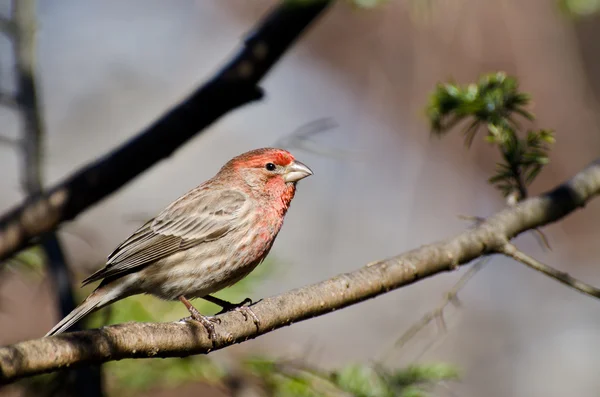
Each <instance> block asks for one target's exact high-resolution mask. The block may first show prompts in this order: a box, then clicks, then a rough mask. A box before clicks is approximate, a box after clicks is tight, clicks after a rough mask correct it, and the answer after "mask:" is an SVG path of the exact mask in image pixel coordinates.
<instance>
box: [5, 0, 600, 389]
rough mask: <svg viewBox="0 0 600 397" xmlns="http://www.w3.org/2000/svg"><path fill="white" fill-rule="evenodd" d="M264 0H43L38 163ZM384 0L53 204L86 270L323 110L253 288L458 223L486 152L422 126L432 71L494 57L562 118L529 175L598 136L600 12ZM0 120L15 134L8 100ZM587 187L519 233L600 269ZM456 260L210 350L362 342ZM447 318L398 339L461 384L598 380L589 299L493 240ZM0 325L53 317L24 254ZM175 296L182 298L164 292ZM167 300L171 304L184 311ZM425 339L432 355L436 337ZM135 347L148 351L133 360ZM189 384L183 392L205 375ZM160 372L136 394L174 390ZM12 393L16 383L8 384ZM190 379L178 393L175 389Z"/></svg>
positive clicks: (175, 77) (537, 4) (409, 308)
mask: <svg viewBox="0 0 600 397" xmlns="http://www.w3.org/2000/svg"><path fill="white" fill-rule="evenodd" d="M275 3H276V2H274V1H266V0H254V1H252V2H248V1H244V0H228V1H219V0H197V1H194V0H180V1H178V2H167V1H161V0H118V1H117V0H105V1H102V2H100V1H95V2H91V1H77V0H63V1H59V2H52V1H42V0H40V1H39V10H38V17H39V35H38V38H39V51H38V61H39V77H40V78H39V83H40V85H41V87H40V89H41V93H42V103H43V108H44V118H45V122H46V126H47V130H48V141H47V164H46V174H47V179H48V183H49V184H50V183H53V182H56V181H59V180H60V179H62V178H63V177H64V176H66V175H68V174H70V173H71V172H72V171H73V170H75V169H77V168H78V167H79V166H81V165H83V164H85V163H86V162H88V161H90V160H91V159H93V158H95V157H97V156H99V155H102V154H104V153H106V152H107V151H108V150H110V149H111V148H113V147H115V146H116V145H118V144H120V143H121V142H123V141H124V140H126V139H128V138H129V137H131V136H133V135H134V134H135V133H136V131H138V130H139V129H140V128H142V127H143V126H145V125H146V124H148V123H149V122H151V121H152V120H154V119H155V118H156V117H157V116H158V115H159V114H161V113H162V112H164V111H165V110H166V109H168V108H169V107H170V106H171V105H173V104H174V103H176V102H177V101H178V100H180V99H182V98H183V97H184V96H185V95H186V94H187V93H189V92H190V91H191V90H192V89H193V87H195V86H196V85H197V84H199V83H200V82H202V81H203V80H204V79H206V78H207V76H209V75H210V74H211V73H212V72H213V71H214V70H216V68H217V67H219V65H221V64H222V62H223V61H224V60H225V59H226V58H227V57H228V56H229V55H230V54H231V53H232V52H233V51H234V50H235V48H236V46H237V45H238V43H239V42H240V39H242V37H243V35H244V33H245V32H246V31H247V30H249V29H250V28H251V27H252V26H253V25H254V24H255V23H256V21H257V20H258V19H259V17H260V16H261V15H263V14H264V13H265V12H266V11H267V10H268V9H269V8H270V7H271V6H272V5H273V4H275ZM417 3H418V1H411V2H407V1H399V0H397V1H390V2H389V3H388V4H386V5H385V6H381V7H378V8H377V9H375V10H372V11H360V10H356V9H353V8H351V7H349V6H348V5H346V4H338V5H336V6H335V7H334V9H333V10H331V12H329V13H328V14H326V15H325V17H324V18H322V19H321V20H319V21H318V23H317V24H316V25H314V26H313V28H312V29H311V30H310V31H309V32H308V34H307V35H305V36H304V37H303V39H302V40H301V41H300V42H299V43H298V44H297V45H296V46H295V47H294V48H293V49H292V50H291V51H290V52H289V53H288V54H287V55H286V56H285V57H284V58H283V60H282V62H281V63H280V64H279V65H278V66H277V67H276V68H275V70H274V71H273V72H272V73H271V74H270V75H269V77H268V79H267V80H266V82H265V84H264V88H265V89H266V92H267V98H266V100H264V101H262V102H260V103H257V104H253V105H250V106H247V107H244V108H243V109H241V110H238V111H235V112H233V113H231V114H229V115H228V116H226V117H225V118H223V119H222V120H221V121H220V122H218V123H217V124H215V125H214V126H213V127H212V128H211V130H210V131H209V132H208V133H207V134H204V135H202V136H201V137H200V138H198V139H195V140H193V141H192V142H191V143H190V144H188V145H187V146H185V147H184V148H183V149H182V150H179V151H178V152H177V153H176V154H175V155H174V156H173V157H171V158H170V159H168V160H167V161H164V162H162V163H160V164H159V165H158V166H156V167H154V168H152V169H151V170H150V171H148V172H146V173H145V174H143V175H142V176H141V177H140V178H138V179H136V180H135V181H134V182H133V183H131V184H130V185H128V186H127V187H126V188H124V189H122V190H121V191H119V192H118V193H117V194H115V195H113V196H111V197H110V198H109V199H107V200H105V201H103V202H101V203H100V204H99V205H97V206H96V207H94V208H93V209H91V210H89V211H87V212H86V213H85V214H83V215H82V216H80V217H78V218H77V219H76V220H75V221H74V222H72V223H70V224H68V225H66V226H65V227H64V228H63V229H62V231H61V237H62V238H63V241H64V243H65V245H66V247H67V250H68V256H69V260H70V264H71V266H73V267H76V268H78V269H79V270H77V273H78V274H79V275H80V276H83V275H85V274H87V273H89V272H90V271H91V270H92V269H94V268H96V267H98V266H100V264H101V263H102V261H103V259H104V258H105V257H106V255H107V254H108V253H109V252H110V251H111V250H112V248H113V247H114V246H116V245H117V244H118V243H119V242H121V241H122V240H123V239H124V238H125V237H127V236H128V235H129V233H130V232H132V231H133V229H135V227H136V224H135V223H131V221H129V220H128V219H129V218H131V217H142V218H144V217H146V216H151V215H153V214H154V213H156V212H157V211H159V210H160V209H162V208H163V207H164V206H165V205H166V204H168V203H169V202H170V201H172V200H173V199H175V198H177V197H178V196H179V195H180V194H182V193H184V192H185V191H187V190H188V189H190V188H192V187H194V186H195V185H197V184H199V183H200V182H202V181H204V180H205V179H207V178H209V177H210V176H212V175H213V174H214V173H215V172H216V171H217V170H218V168H219V167H220V166H221V165H222V164H223V163H224V162H225V161H226V160H227V159H229V158H231V157H233V156H234V155H236V154H238V153H241V152H243V151H246V150H249V149H252V148H256V147H261V146H269V145H273V144H274V142H276V141H277V140H278V139H280V138H282V137H284V136H286V135H288V134H290V133H291V132H293V131H294V130H295V129H296V128H298V127H299V126H301V125H303V124H305V123H307V122H310V121H312V120H314V119H318V118H321V117H330V118H332V119H334V120H335V121H336V122H337V124H338V125H339V127H338V128H337V129H335V130H333V131H328V132H324V133H322V134H319V135H317V136H315V137H314V142H312V145H313V146H315V147H318V148H319V149H320V151H322V152H325V153H326V154H324V155H323V154H317V153H314V152H309V151H305V150H302V149H299V148H292V151H293V152H294V154H295V155H296V157H298V158H299V159H301V161H303V162H305V163H306V164H308V165H309V166H310V167H311V168H312V169H313V170H314V172H315V176H314V177H313V178H310V179H309V180H307V181H305V183H302V184H301V186H300V187H299V192H298V195H297V197H296V199H295V201H294V204H293V205H292V207H291V209H290V212H289V214H288V216H287V219H286V223H285V226H284V228H283V231H282V233H281V234H280V236H279V238H278V240H277V242H276V244H275V247H274V249H273V251H272V253H273V255H274V257H276V258H277V261H278V262H279V263H281V267H280V268H278V269H277V271H276V272H274V273H273V274H272V275H271V276H270V277H268V279H266V280H263V281H261V282H260V283H258V284H257V285H255V286H254V291H253V293H252V294H251V296H252V297H253V298H254V299H255V300H257V299H258V298H260V297H264V296H268V295H272V294H276V293H280V292H283V291H286V290H289V289H291V288H294V287H298V286H302V285H305V284H307V283H312V282H316V281H319V280H322V279H325V278H328V277H331V276H334V275H336V274H338V273H340V272H345V271H350V270H354V269H356V268H358V267H360V266H362V265H364V264H366V263H367V262H369V261H372V260H375V259H379V258H384V257H387V256H390V255H393V254H397V253H400V252H402V251H405V250H408V249H410V248H414V247H416V246H418V245H421V244H426V243H428V242H432V241H434V240H436V239H440V238H443V237H446V236H448V235H450V234H452V233H456V232H459V231H461V230H462V229H463V228H465V227H466V226H467V224H465V223H464V222H463V221H461V220H459V219H458V217H457V215H459V214H469V215H478V216H488V215H490V214H492V213H493V212H495V211H497V210H499V209H500V208H502V206H503V202H502V200H501V197H500V195H499V194H498V193H497V192H496V191H494V189H493V188H492V187H490V186H489V185H488V184H487V183H486V180H487V178H488V177H489V176H490V175H492V173H493V170H494V166H495V161H496V159H497V154H496V153H495V152H494V151H493V150H492V149H491V148H489V147H488V146H487V145H486V144H485V143H483V140H482V139H479V140H476V143H475V144H474V145H473V147H472V148H471V149H470V150H469V151H467V150H466V149H465V147H464V145H463V143H462V137H461V136H460V134H459V133H457V132H456V133H453V134H450V135H449V136H448V137H446V138H445V139H443V140H438V139H432V138H431V137H430V136H429V131H428V128H427V123H426V119H425V117H424V114H423V108H424V106H425V105H426V102H427V98H428V94H429V93H430V92H431V90H432V89H433V88H434V86H435V84H436V83H437V82H440V81H447V80H448V79H454V80H456V81H458V82H463V83H466V82H471V81H475V80H477V78H478V77H479V75H480V74H481V73H485V72H491V71H496V70H504V71H506V72H508V73H509V74H512V75H515V76H516V77H518V79H519V80H520V81H521V85H522V88H523V89H524V90H525V91H527V92H530V93H531V94H532V96H533V99H534V107H533V109H532V110H533V112H534V113H535V114H536V116H537V117H538V118H537V121H536V124H535V125H536V126H537V127H538V128H542V127H543V128H552V129H555V130H556V138H557V143H556V145H555V148H554V150H553V152H552V154H551V164H550V165H549V166H548V167H547V168H546V169H545V171H544V172H542V174H541V175H540V177H539V178H538V180H537V181H536V183H535V184H534V186H533V188H532V190H531V193H532V194H536V193H539V192H542V191H544V190H546V189H549V188H551V187H553V186H554V185H556V184H558V183H560V182H562V181H563V180H564V179H566V178H568V177H570V176H571V175H573V174H574V173H575V172H577V171H578V170H580V169H581V168H583V167H584V166H585V165H587V164H588V163H589V162H591V161H592V160H593V159H594V158H596V157H597V156H598V153H599V149H600V128H599V125H600V124H599V118H598V115H597V111H598V100H597V98H598V95H600V71H599V70H600V69H599V68H598V66H599V65H600V44H599V43H600V42H599V41H598V37H600V18H599V17H587V18H584V19H581V20H578V21H573V20H571V19H569V18H567V17H566V16H565V15H564V14H562V13H561V12H560V10H559V8H558V7H557V5H556V3H555V2H553V1H547V0H528V1H519V0H501V1H495V2H483V1H478V0H452V1H449V0H446V1H442V0H439V1H433V2H431V4H430V6H428V7H423V5H422V4H421V5H419V4H417ZM0 54H2V55H1V56H0V66H2V65H3V66H2V68H1V70H2V72H3V73H2V75H1V76H0V83H1V84H2V85H3V86H5V87H10V85H11V81H12V76H11V73H10V62H11V61H10V57H9V56H5V55H4V54H10V48H9V43H8V41H7V40H5V39H4V38H2V39H0ZM0 125H1V126H2V131H1V133H2V134H4V135H6V136H13V137H17V136H18V134H19V125H18V123H17V119H16V117H15V116H14V115H13V114H12V113H11V112H10V111H9V110H6V109H0ZM17 156H18V154H17V153H15V152H14V151H12V150H11V149H10V148H6V147H0V172H1V174H0V175H1V179H0V184H1V185H0V186H1V192H2V194H0V209H2V210H6V209H8V208H10V207H11V206H13V205H15V204H16V203H18V202H19V200H20V199H21V198H22V197H21V193H20V189H19V184H18V168H17V167H18V164H19V162H18V157H17ZM599 216H600V202H598V201H595V202H592V204H591V205H589V206H588V207H586V208H585V209H584V210H583V211H580V212H577V213H575V214H573V215H571V216H570V217H569V218H568V219H566V220H565V221H564V222H561V223H560V224H557V225H553V226H550V227H547V228H546V229H545V232H546V233H547V235H548V237H549V239H550V243H551V245H552V252H544V250H543V249H541V247H540V246H539V245H538V244H537V242H536V240H535V238H533V236H532V235H526V236H523V237H521V238H519V239H518V241H517V243H518V245H519V246H520V247H521V248H522V249H524V250H525V251H527V252H528V253H530V254H532V255H534V256H536V257H538V258H539V259H541V260H543V261H545V262H546V263H548V264H549V265H552V266H555V267H557V268H559V269H561V270H565V271H569V272H570V273H571V274H572V275H574V276H576V277H579V278H582V279H584V280H585V281H587V282H589V283H591V284H594V285H600V268H599V267H598V258H599V257H600V244H598V243H597V241H598V238H600V233H599V231H598V224H599V223H600V222H599V219H600V218H599ZM463 271H464V269H463V270H461V271H459V272H456V273H454V274H447V275H442V276H438V277H435V278H433V279H430V280H427V281H424V282H420V283H418V284H417V285H414V286H411V287H408V288H403V289H401V290H398V291H394V292H391V293H389V294H387V295H385V296H383V297H380V298H377V299H375V300H371V301H368V302H365V303H362V304H360V305H356V306H353V307H351V308H348V309H345V310H342V311H339V312H335V313H332V314H330V315H327V316H324V317H321V318H317V319H313V320H309V321H306V322H303V323H301V324H296V325H294V326H292V327H288V328H286V329H283V330H280V331H276V332H274V333H271V334H269V335H266V336H264V337H261V338H259V339H258V340H254V341H251V342H248V343H245V344H243V345H241V346H235V347H232V348H228V349H225V350H224V351H221V352H217V353H216V354H213V355H211V356H214V357H215V359H219V360H224V361H227V360H232V359H233V360H235V357H236V354H240V353H241V352H247V351H254V352H262V353H265V354H273V355H282V356H283V355H294V354H303V357H305V358H306V359H307V360H308V361H310V362H314V363H317V364H318V365H321V366H324V367H334V366H338V365H341V364H344V363H347V362H355V361H356V362H367V361H369V360H371V359H375V358H377V357H379V356H380V355H381V354H382V353H383V352H384V351H387V350H389V349H390V347H391V346H392V345H393V343H394V340H395V339H396V338H397V337H398V336H399V335H400V334H401V333H402V332H403V331H404V330H405V329H406V328H407V327H408V326H410V325H411V324H412V323H413V322H414V321H416V320H418V319H419V318H420V317H421V316H422V315H423V314H424V313H425V312H427V311H428V310H431V309H432V308H434V307H435V306H436V305H437V304H438V302H439V301H440V300H441V299H442V297H443V294H444V292H445V290H446V289H448V288H449V287H450V286H451V285H452V284H453V283H454V282H455V280H456V279H457V278H458V277H460V274H459V273H462V272H463ZM461 298H462V302H463V303H464V306H463V308H462V309H460V310H458V311H456V310H450V311H449V312H448V316H447V320H448V332H447V333H446V334H441V332H440V331H439V330H438V329H436V327H435V326H431V327H430V328H428V329H427V330H426V332H423V333H422V334H420V335H419V336H418V338H417V339H415V340H414V341H412V343H411V344H410V345H409V346H408V347H405V348H403V349H401V350H398V351H396V352H394V354H392V356H391V357H390V359H389V360H388V363H389V364H390V365H404V364H408V363H411V362H413V361H415V360H420V361H448V362H452V363H456V364H457V365H458V366H459V367H460V368H461V369H462V373H463V379H462V381H461V382H460V383H457V384H452V386H451V389H452V392H453V393H454V395H457V396H488V397H504V396H540V397H541V396H545V397H554V396H556V397H558V396H564V395H573V396H590V397H591V396H597V395H598V393H599V392H600V378H599V377H598V376H597V372H598V371H597V368H598V366H599V365H600V354H598V346H600V333H599V332H598V330H599V329H600V304H599V302H598V301H595V300H593V299H591V298H589V297H585V296H582V295H579V294H578V293H576V292H573V291H571V290H568V289H567V288H565V287H563V286H561V285H559V284H558V283H556V282H555V281H552V280H550V279H548V278H545V277H544V276H542V275H540V274H536V273H533V272H532V271H530V270H528V269H526V268H524V267H523V266H522V265H519V264H516V263H513V262H511V261H509V260H506V259H503V258H494V259H493V260H492V263H491V264H490V265H489V266H488V267H487V268H485V269H484V270H483V271H482V272H480V273H479V274H478V275H477V276H476V277H475V279H473V280H472V281H471V282H470V284H469V285H468V286H467V287H466V289H465V290H464V291H463V292H462V293H461ZM0 303H1V309H0V324H1V326H0V343H1V344H3V345H4V344H9V343H12V342H16V341H18V340H23V339H28V338H37V337H40V336H42V335H43V334H44V333H45V332H46V331H47V330H48V329H49V328H50V327H51V326H52V325H53V324H54V323H55V322H56V321H57V320H58V319H57V313H56V312H55V310H56V309H55V305H54V302H53V295H52V291H51V290H50V288H49V285H48V284H47V283H46V282H41V284H40V282H36V281H32V280H31V279H28V278H24V277H23V276H22V275H20V274H18V273H17V274H14V275H10V276H9V275H5V276H4V279H3V281H2V283H1V285H0ZM174 305H176V303H174ZM176 319H177V318H173V319H172V320H176ZM432 341H434V345H433V346H432V347H431V348H429V349H428V350H427V351H426V353H425V354H424V355H421V354H420V352H421V351H422V350H423V348H424V347H426V346H427V345H428V344H429V343H431V342H432ZM140 365H143V363H142V362H140ZM196 387H197V386H194V385H187V386H185V388H184V389H181V390H180V391H179V392H178V395H197V394H196V393H198V391H199V389H197V388H196ZM171 392H172V391H170V390H162V391H160V390H158V391H154V392H151V393H147V394H146V395H154V396H158V395H165V396H166V395H171ZM7 393H8V391H7ZM185 393H188V394H185Z"/></svg>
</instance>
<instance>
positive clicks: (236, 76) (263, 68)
mask: <svg viewBox="0 0 600 397" xmlns="http://www.w3.org/2000/svg"><path fill="white" fill-rule="evenodd" d="M329 4H330V2H329V1H311V2H289V1H284V2H281V3H280V4H279V5H278V6H277V7H276V8H275V9H274V10H273V12H271V13H270V15H268V16H267V17H266V18H265V19H264V20H263V21H262V23H261V24H260V25H259V26H258V27H257V28H256V30H255V31H254V32H253V33H252V34H251V35H250V36H249V37H248V38H247V39H246V40H245V42H244V45H243V47H242V49H241V50H240V51H239V53H238V54H237V55H236V56H235V57H234V58H233V59H232V60H231V61H230V62H229V63H228V64H227V65H225V66H224V67H223V68H222V69H221V70H220V71H219V72H217V73H216V75H215V76H214V77H213V78H212V79H211V80H210V81H208V82H207V83H206V84H204V85H203V86H202V87H200V88H199V89H197V90H196V91H195V92H194V93H193V94H192V95H191V96H190V97H189V98H187V99H186V100H184V101H183V102H181V103H180V104H179V105H177V106H176V107H174V108H173V109H172V110H170V111H169V112H167V113H166V114H165V115H164V116H162V117H161V118H160V119H158V120H157V121H156V122H154V123H153V124H152V125H150V126H149V127H148V128H146V129H145V130H144V131H142V132H141V133H139V134H138V136H137V137H135V138H133V139H132V140H130V141H129V142H128V143H125V144H124V145H122V146H121V147H119V148H117V149H116V150H115V151H113V152H112V153H109V154H107V155H106V156H104V157H102V158H101V159H99V160H97V161H95V162H92V163H90V164H88V165H87V166H85V167H83V168H82V169H80V170H79V171H77V172H75V173H74V174H73V175H71V176H70V177H68V178H67V179H66V180H64V181H62V182H61V183H59V184H58V185H56V186H54V187H52V188H50V189H49V190H48V191H47V192H45V193H43V194H42V195H41V196H40V197H38V198H35V199H30V200H28V201H27V202H25V203H23V204H22V205H21V206H19V207H18V208H16V209H14V210H13V211H11V212H10V213H8V214H6V215H5V216H3V217H2V219H0V260H2V259H5V258H7V257H9V256H11V255H12V254H14V253H15V252H17V251H18V250H20V249H22V248H23V247H25V246H26V244H27V243H28V242H29V241H31V240H32V239H34V238H36V237H37V236H40V235H43V234H45V233H47V232H49V231H52V230H54V229H56V227H57V226H58V225H59V224H60V223H62V222H65V221H69V220H71V219H73V218H75V217H76V216H77V215H78V214H79V213H81V212H82V211H84V210H86V209H87V208H89V207H91V206H92V205H94V204H96V203H97V202H98V201H100V200H102V199H103V198H105V197H107V196H108V195H110V194H111V193H113V192H115V191H116V190H118V189H119V188H121V187H122V186H124V185H125V184H126V183H127V182H129V181H130V180H132V179H133V178H135V177H136V176H138V175H139V174H141V173H142V172H143V171H145V170H147V169H148V168H150V167H151V166H152V165H154V164H156V163H157V162H158V161H160V160H162V159H165V158H167V157H169V156H170V155H171V154H172V153H173V152H174V151H175V150H176V149H178V148H179V147H180V146H181V145H183V144H184V143H186V142H187V141H189V140H190V139H191V138H192V137H194V136H195V135H197V134H198V133H199V132H200V131H202V130H203V129H205V128H206V127H208V126H209V125H211V124H212V123H213V122H215V121H216V120H217V119H219V118H220V117H221V116H223V115H224V114H226V113H227V112H229V111H231V110H232V109H235V108H237V107H240V106H242V105H244V104H246V103H249V102H252V101H255V100H258V99H260V98H261V97H262V91H261V89H260V88H259V87H258V84H259V82H260V81H261V80H262V79H263V78H264V77H265V75H266V74H267V73H268V72H269V71H270V70H271V68H272V67H273V66H274V65H275V63H276V62H277V61H278V60H279V58H280V57H281V56H282V55H283V54H284V52H285V51H286V50H287V49H288V48H289V47H290V46H291V45H292V44H293V43H294V41H295V40H296V39H297V38H298V37H299V36H300V34H301V33H302V32H303V31H304V30H305V28H306V27H307V26H308V25H309V24H310V23H311V22H313V21H314V20H315V19H316V18H317V17H318V16H319V15H320V14H321V13H322V12H323V11H324V10H325V9H327V7H328V6H329Z"/></svg>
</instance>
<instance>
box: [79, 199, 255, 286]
mask: <svg viewBox="0 0 600 397" xmlns="http://www.w3.org/2000/svg"><path fill="white" fill-rule="evenodd" d="M184 197H185V200H182V199H183V197H182V199H179V200H177V201H175V202H174V203H173V204H171V205H170V206H169V207H167V208H166V209H165V210H163V211H162V212H161V213H160V214H159V215H158V216H157V217H156V218H154V219H151V220H150V221H148V222H146V224H144V226H142V227H141V228H139V229H138V230H137V231H136V232H135V233H133V234H132V235H131V236H130V237H129V238H128V239H127V240H125V241H124V242H123V243H122V244H121V245H120V246H119V247H118V248H117V249H116V250H115V251H114V252H113V253H112V254H110V255H109V257H108V260H107V262H106V266H105V267H104V268H102V269H100V270H98V271H97V272H96V273H94V274H92V275H91V276H89V277H88V278H86V279H85V280H84V281H83V284H84V285H85V284H88V283H91V282H93V281H97V280H101V279H103V278H107V277H114V276H118V275H120V274H124V273H129V272H130V271H131V270H132V269H135V268H139V267H143V266H145V265H148V264H150V263H152V262H155V261H157V260H159V259H162V258H165V257H167V256H169V255H172V254H174V253H176V252H178V251H181V250H184V249H188V248H191V247H193V246H195V245H198V244H201V243H204V242H207V241H212V240H216V239H219V238H221V237H223V236H224V235H226V234H227V233H229V232H230V231H231V230H233V229H234V228H235V227H236V225H237V224H238V223H237V222H235V221H236V219H237V218H238V217H240V216H243V215H245V214H246V213H247V212H248V211H249V210H250V209H251V202H250V200H248V199H247V196H246V195H245V194H244V193H241V192H239V191H234V190H225V191H210V190H206V189H197V190H194V191H192V192H190V193H189V194H188V195H186V196H184Z"/></svg>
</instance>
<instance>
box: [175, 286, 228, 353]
mask: <svg viewBox="0 0 600 397" xmlns="http://www.w3.org/2000/svg"><path fill="white" fill-rule="evenodd" d="M179 300H181V302H183V304H184V305H185V307H186V308H187V309H188V311H189V312H190V314H191V316H190V317H186V318H183V319H182V320H183V321H191V320H194V321H197V322H199V323H200V324H202V326H203V327H204V329H206V332H207V333H208V339H210V340H212V341H213V344H214V341H215V340H216V336H217V333H216V332H215V325H214V323H217V324H220V323H221V320H220V319H218V318H216V317H210V316H203V315H202V314H201V313H200V312H199V311H198V309H196V308H195V307H194V306H193V305H192V304H191V303H190V302H189V301H188V300H187V299H185V297H180V298H179Z"/></svg>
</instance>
